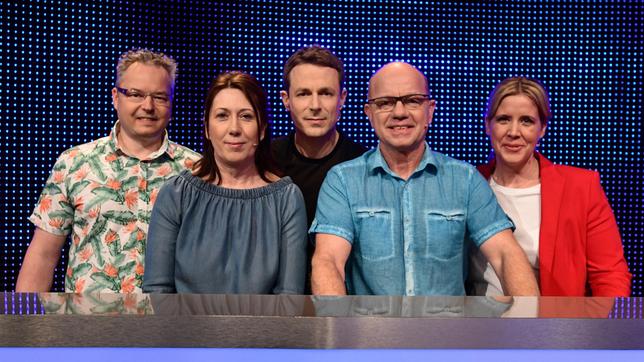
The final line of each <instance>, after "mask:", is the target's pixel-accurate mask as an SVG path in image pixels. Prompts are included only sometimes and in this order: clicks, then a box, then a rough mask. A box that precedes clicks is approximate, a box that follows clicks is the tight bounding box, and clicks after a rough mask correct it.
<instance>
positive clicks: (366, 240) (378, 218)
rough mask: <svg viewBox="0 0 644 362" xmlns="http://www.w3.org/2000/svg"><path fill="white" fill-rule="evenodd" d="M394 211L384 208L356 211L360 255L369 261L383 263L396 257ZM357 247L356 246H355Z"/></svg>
mask: <svg viewBox="0 0 644 362" xmlns="http://www.w3.org/2000/svg"><path fill="white" fill-rule="evenodd" d="M392 217H393V215H392V211H391V210H389V209H384V208H361V209H357V210H356V220H357V226H358V227H357V232H358V234H357V238H356V239H357V240H359V245H357V246H358V247H357V248H356V249H357V250H356V251H357V252H358V254H360V255H361V256H362V258H363V259H365V260H368V261H381V260H386V259H390V258H392V257H393V256H394V239H393V235H394V232H393V220H392ZM354 246H355V245H354Z"/></svg>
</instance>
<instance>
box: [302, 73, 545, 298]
mask: <svg viewBox="0 0 644 362" xmlns="http://www.w3.org/2000/svg"><path fill="white" fill-rule="evenodd" d="M435 106H436V105H435V101H434V100H433V99H431V96H430V93H429V89H428V84H427V80H426V78H425V76H424V75H423V74H422V73H421V72H420V71H418V70H417V69H416V68H414V67H413V66H411V65H409V64H407V63H401V62H395V63H389V64H387V65H385V66H383V67H382V68H381V69H380V70H378V71H377V72H376V73H375V74H374V75H373V76H372V77H371V79H370V82H369V99H368V102H367V104H366V105H365V107H364V111H365V113H366V115H367V116H368V118H369V122H370V123H371V126H372V127H373V128H374V130H375V132H376V135H377V136H378V139H379V141H380V143H379V146H378V147H377V148H376V149H373V150H370V151H368V152H367V153H365V154H364V155H362V156H361V157H359V158H357V159H354V160H352V161H348V162H345V163H342V164H340V165H338V166H335V167H334V168H332V169H331V171H330V172H329V173H328V175H327V177H326V179H325V180H324V183H323V185H322V189H321V190H320V196H319V199H318V204H317V211H316V215H315V219H314V221H313V224H312V226H311V229H310V232H311V233H312V234H315V242H316V249H315V254H314V256H313V261H312V265H313V274H312V286H313V293H314V294H319V295H342V294H380V295H464V294H465V288H464V278H465V273H464V270H465V269H466V266H465V260H466V255H467V253H466V252H465V251H466V248H467V247H468V245H469V242H470V241H471V242H472V243H473V244H475V245H476V246H477V247H479V248H480V249H481V251H482V252H483V254H484V255H485V256H486V257H487V258H488V260H489V261H490V263H491V264H492V266H493V267H494V269H495V271H496V273H497V274H498V275H499V277H500V279H501V280H502V283H503V285H504V290H507V291H508V293H509V294H511V295H538V293H539V291H538V287H537V283H536V280H535V278H534V274H533V273H532V271H531V269H530V265H529V264H528V260H527V258H526V256H525V254H524V253H523V251H522V250H521V248H520V247H519V245H518V244H517V242H516V240H515V239H514V237H513V236H512V227H513V225H512V222H511V221H510V220H509V219H508V218H507V216H506V215H505V213H504V212H503V210H502V209H501V208H500V207H499V205H498V204H497V202H496V199H495V197H494V194H493V193H492V190H491V189H490V187H489V186H488V184H487V183H486V182H485V180H484V179H483V178H482V177H481V176H480V175H479V173H478V172H477V171H476V169H475V168H474V167H472V166H470V165H468V164H466V163H464V162H461V161H457V160H455V159H452V158H449V157H447V156H444V155H442V154H440V153H436V152H433V151H431V150H430V149H429V147H428V146H427V143H426V142H425V137H426V135H427V130H428V128H429V125H430V124H431V121H432V116H433V113H434V109H435Z"/></svg>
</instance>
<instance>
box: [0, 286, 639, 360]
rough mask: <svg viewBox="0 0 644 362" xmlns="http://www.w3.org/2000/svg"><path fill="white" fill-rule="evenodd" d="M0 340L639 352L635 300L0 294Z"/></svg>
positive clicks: (22, 342) (25, 343)
mask: <svg viewBox="0 0 644 362" xmlns="http://www.w3.org/2000/svg"><path fill="white" fill-rule="evenodd" d="M2 299H3V301H4V303H3V305H0V346H3V347H19V346H22V347H47V346H48V347H224V348H233V347H234V348H325V349H327V348H414V349H416V348H423V349H427V348H440V349H525V348H536V349H644V321H643V318H644V316H643V315H642V311H643V309H644V304H643V303H644V300H643V299H640V298H616V299H615V298H562V297H556V298H555V297H541V298H527V297H524V298H517V297H515V298H511V297H502V298H486V297H401V296H381V297H372V296H370V297H365V296H361V297H358V296H350V297H312V296H288V295H281V296H270V295H194V294H181V295H176V294H173V295H158V294H157V295H155V294H152V295H147V294H95V295H92V294H85V295H78V294H57V293H40V294H20V293H8V292H5V293H4V294H3V298H2Z"/></svg>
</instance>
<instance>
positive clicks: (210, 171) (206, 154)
mask: <svg viewBox="0 0 644 362" xmlns="http://www.w3.org/2000/svg"><path fill="white" fill-rule="evenodd" d="M227 88H233V89H239V90H240V91H241V92H242V93H244V95H245V96H246V99H248V101H249V102H250V104H251V105H252V106H253V111H254V112H255V115H256V119H257V130H258V132H257V149H256V150H255V167H256V168H257V172H259V176H260V177H261V178H262V180H264V181H266V182H269V183H270V182H272V181H271V180H270V179H269V177H268V175H267V174H268V173H273V174H275V175H280V173H279V172H278V171H277V167H276V166H275V163H274V161H273V158H272V156H271V149H270V145H271V137H270V134H271V131H270V122H269V110H268V99H267V97H266V93H265V92H264V89H263V88H262V86H261V85H260V84H259V82H258V81H257V79H255V77H253V76H252V75H250V74H248V73H244V72H240V71H232V72H224V73H221V74H219V75H218V76H217V77H216V78H215V79H214V80H213V81H212V83H211V84H210V88H209V89H208V93H207V94H206V101H205V103H204V109H205V111H204V119H203V125H204V132H206V130H207V129H208V123H209V120H210V111H211V109H212V102H213V101H214V99H215V97H216V96H217V94H218V93H219V92H221V91H222V90H223V89H227ZM262 135H263V137H262ZM202 156H203V157H202V158H201V159H200V160H199V161H197V162H196V163H195V165H194V167H193V170H194V175H195V176H197V177H201V178H203V179H205V180H206V181H208V182H213V181H217V185H220V184H221V172H220V171H219V167H218V166H217V162H216V161H215V149H214V148H213V146H212V143H211V142H210V140H209V139H208V138H207V137H206V134H205V133H204V142H203V153H202Z"/></svg>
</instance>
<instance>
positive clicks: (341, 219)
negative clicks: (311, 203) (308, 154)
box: [309, 166, 355, 243]
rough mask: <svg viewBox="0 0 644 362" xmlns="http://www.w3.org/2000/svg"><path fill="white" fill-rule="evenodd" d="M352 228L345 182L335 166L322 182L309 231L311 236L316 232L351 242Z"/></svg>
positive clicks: (353, 234)
mask: <svg viewBox="0 0 644 362" xmlns="http://www.w3.org/2000/svg"><path fill="white" fill-rule="evenodd" d="M354 229H355V228H354V224H353V218H352V215H351V207H350V203H349V198H348V196H347V186H346V182H344V180H343V178H342V175H341V173H340V169H339V168H338V167H337V166H336V167H334V168H332V169H331V170H330V171H329V173H328V174H327V176H326V178H325V179H324V183H322V187H321V189H320V194H319V196H318V204H317V210H316V212H315V219H314V220H313V223H312V224H311V228H310V229H309V233H310V234H311V236H312V237H314V236H315V234H317V233H321V234H331V235H336V236H339V237H341V238H343V239H345V240H347V241H348V242H349V243H353V240H354V237H355V231H354Z"/></svg>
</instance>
